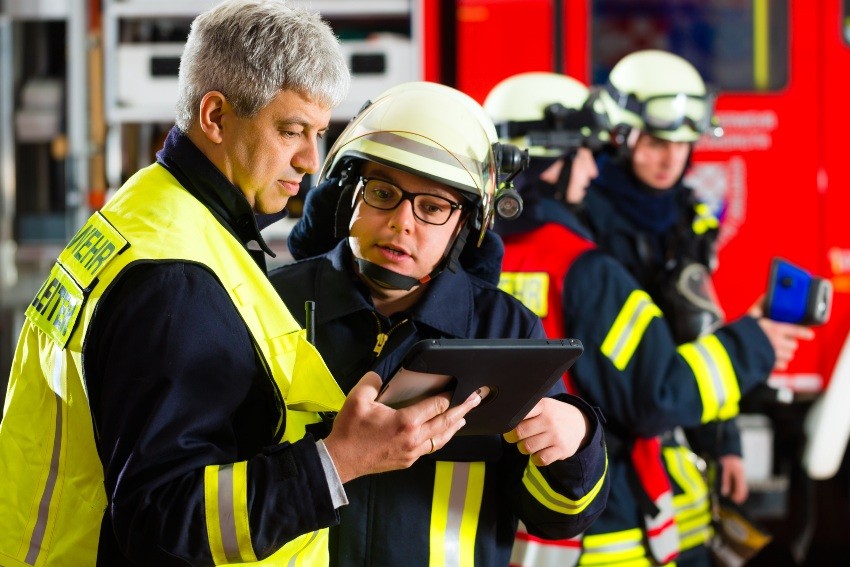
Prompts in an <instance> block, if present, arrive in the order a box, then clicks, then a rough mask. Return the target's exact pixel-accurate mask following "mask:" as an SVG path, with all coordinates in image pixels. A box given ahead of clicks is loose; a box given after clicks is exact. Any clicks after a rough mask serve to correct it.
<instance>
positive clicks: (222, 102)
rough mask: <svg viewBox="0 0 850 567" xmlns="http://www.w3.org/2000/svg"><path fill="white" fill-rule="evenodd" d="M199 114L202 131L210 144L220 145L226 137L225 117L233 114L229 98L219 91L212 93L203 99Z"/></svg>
mask: <svg viewBox="0 0 850 567" xmlns="http://www.w3.org/2000/svg"><path fill="white" fill-rule="evenodd" d="M198 112H199V116H198V118H199V120H198V122H199V123H200V126H201V131H202V132H203V133H204V135H205V136H206V137H207V139H208V140H209V141H210V142H212V143H214V144H220V143H221V142H222V139H223V137H224V125H223V118H224V115H225V114H227V113H229V112H232V108H231V106H230V103H229V102H228V101H227V98H226V97H225V96H224V95H223V94H222V93H220V92H219V91H210V92H208V93H206V94H205V95H204V96H203V97H202V98H201V104H200V108H199V111H198Z"/></svg>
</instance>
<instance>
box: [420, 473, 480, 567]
mask: <svg viewBox="0 0 850 567" xmlns="http://www.w3.org/2000/svg"><path fill="white" fill-rule="evenodd" d="M484 472H485V464H484V463H482V462H475V463H459V462H458V463H455V462H449V461H438V462H437V464H436V470H435V472H434V497H433V499H432V502H431V528H430V540H431V549H430V557H429V561H428V565H429V567H473V565H475V534H476V533H477V531H478V517H479V514H480V512H481V498H482V496H483V494H484Z"/></svg>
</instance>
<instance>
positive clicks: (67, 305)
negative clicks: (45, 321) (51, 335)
mask: <svg viewBox="0 0 850 567" xmlns="http://www.w3.org/2000/svg"><path fill="white" fill-rule="evenodd" d="M59 295H60V296H61V297H62V301H60V302H58V304H59V311H58V312H57V313H56V318H55V319H54V320H53V326H54V327H56V328H57V329H58V330H59V332H60V333H61V334H62V336H65V335H66V334H67V333H68V325H69V323H70V322H71V321H73V318H72V317H73V315H74V301H73V297H72V296H71V294H70V293H68V290H67V289H65V288H64V287H63V288H62V289H60V290H59Z"/></svg>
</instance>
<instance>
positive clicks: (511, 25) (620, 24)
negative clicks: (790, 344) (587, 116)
mask: <svg viewBox="0 0 850 567" xmlns="http://www.w3.org/2000/svg"><path fill="white" fill-rule="evenodd" d="M422 15H423V18H422V25H423V38H424V49H423V54H424V60H423V70H424V76H425V79H426V80H432V81H438V82H443V83H446V84H450V85H454V86H456V87H457V88H459V89H460V90H462V91H464V92H466V93H468V94H470V95H471V96H473V97H474V98H476V99H477V100H479V101H483V100H484V98H485V96H486V95H487V93H488V92H489V90H490V89H491V88H492V87H493V86H494V85H495V84H496V83H497V82H498V81H500V80H502V79H504V78H505V77H508V76H510V75H513V74H515V73H518V72H523V71H556V72H563V73H566V74H568V75H571V76H573V77H575V78H577V79H580V80H583V81H584V82H586V83H587V84H597V85H598V84H604V82H605V80H606V79H607V76H608V72H609V71H610V69H611V68H612V67H613V65H614V64H615V63H616V62H617V61H618V60H619V59H620V58H621V57H623V56H624V55H626V54H627V53H629V52H631V51H634V50H637V49H647V48H657V49H665V50H668V51H672V52H674V53H677V54H679V55H681V56H683V57H685V58H686V59H688V60H689V61H691V62H692V63H694V65H695V66H696V67H697V68H698V69H699V70H700V72H701V74H702V75H703V77H704V78H705V79H706V82H707V83H709V84H710V85H711V86H713V87H715V88H716V89H718V91H719V93H720V96H719V98H718V102H717V116H718V118H719V121H720V124H721V126H722V127H723V129H724V131H725V134H724V136H722V137H721V138H717V139H711V140H704V141H702V142H700V143H699V144H698V146H697V148H696V150H695V155H694V165H693V167H692V169H691V170H690V172H689V181H690V183H691V185H693V186H694V187H695V189H696V190H697V191H698V192H699V194H700V196H701V197H702V198H703V199H704V200H706V201H707V202H709V203H711V204H712V206H713V207H714V210H715V212H716V213H717V215H718V216H719V218H720V219H721V227H722V228H721V241H720V245H721V248H720V268H719V270H718V272H717V273H716V279H715V285H716V288H717V291H718V294H719V296H720V299H721V303H722V307H723V308H724V310H725V311H726V315H727V317H728V318H729V319H734V318H736V317H738V316H740V315H741V314H743V313H744V312H745V311H746V310H747V309H748V308H749V307H750V306H751V305H752V303H753V302H754V301H755V300H756V298H758V297H759V295H760V294H763V293H765V291H766V286H767V279H768V272H769V267H770V261H771V259H772V258H773V257H775V256H779V257H782V258H785V259H787V260H789V261H791V262H793V263H795V264H797V265H799V266H801V267H803V268H804V269H805V270H807V271H809V272H811V273H812V274H814V275H816V276H819V277H823V278H825V279H828V280H830V281H831V283H832V286H833V289H834V295H833V304H832V313H831V318H830V320H829V322H828V323H827V324H825V325H823V326H820V327H818V328H817V329H816V333H817V336H816V339H815V340H814V341H812V342H811V343H806V344H804V345H803V346H802V347H801V348H800V350H799V351H798V354H797V357H796V359H795V360H794V362H793V363H792V365H791V366H790V368H789V369H788V371H787V372H784V373H782V374H775V375H774V376H772V377H771V383H772V384H773V385H776V386H781V387H785V388H787V389H789V390H790V391H792V392H793V393H794V395H795V400H796V403H793V404H791V405H790V406H789V407H788V408H780V409H778V410H776V411H774V412H773V414H772V418H773V419H772V427H773V429H779V431H771V435H774V434H776V435H778V436H779V437H778V439H779V440H780V441H782V443H779V445H781V446H777V447H776V449H777V450H778V451H779V452H780V453H782V452H783V451H784V456H785V458H786V459H787V460H788V461H789V462H791V465H789V466H791V469H792V470H790V472H789V471H788V470H786V471H784V472H787V473H788V474H790V475H791V476H792V482H791V483H790V484H789V486H790V488H789V489H788V490H786V491H785V494H784V497H785V498H786V502H785V503H786V504H787V506H785V507H784V508H783V510H784V517H785V518H786V519H787V518H788V517H789V516H792V515H794V516H797V519H796V520H794V521H795V522H796V525H795V526H794V527H792V528H790V530H791V531H792V532H794V533H796V534H798V536H799V538H801V539H802V540H805V541H804V542H803V545H805V544H806V543H808V541H810V540H811V538H812V536H813V531H812V530H813V529H814V528H813V526H814V519H815V516H821V515H823V514H820V513H819V514H813V513H812V511H811V508H806V507H807V506H810V505H812V504H813V503H812V498H813V496H812V495H811V493H808V494H807V493H806V491H810V490H811V488H812V485H813V484H817V483H813V482H812V481H811V479H810V478H807V479H805V480H804V481H802V482H795V481H794V479H793V476H794V474H795V473H794V470H796V471H797V473H800V472H801V467H799V466H796V468H795V466H794V464H793V463H799V459H800V458H801V457H800V454H801V453H802V452H803V451H804V449H805V446H806V444H807V443H809V444H811V442H812V441H811V437H812V435H814V434H813V433H812V432H811V431H808V434H809V435H808V437H807V434H806V433H807V431H804V429H806V426H804V425H803V424H804V422H806V419H807V418H808V419H809V420H811V419H812V415H810V414H811V413H812V411H813V410H812V403H813V404H815V405H816V404H818V401H819V400H821V401H822V399H823V398H824V397H826V396H825V392H826V391H827V389H828V385H829V384H830V382H831V381H836V384H837V383H838V382H837V381H838V380H841V376H843V375H845V374H850V348H847V351H848V354H845V355H844V358H845V360H844V361H843V363H842V356H841V353H842V351H843V349H844V348H845V342H846V340H847V337H848V330H850V222H848V221H847V220H846V219H844V216H845V215H846V214H847V212H848V211H850V163H849V162H850V158H848V156H844V154H845V151H846V150H845V140H844V137H843V134H842V133H841V132H842V129H843V128H844V120H845V119H846V118H845V117H846V114H847V107H848V101H847V96H848V93H850V73H848V70H850V1H849V0H841V1H839V0H828V1H805V0H561V1H559V0H455V1H443V0H433V1H429V0H425V1H424V2H423V4H422ZM842 156H844V157H842ZM845 380H846V381H848V382H850V376H847V377H846V379H845ZM847 399H848V401H850V395H848V398H847ZM841 405H843V404H840V403H836V402H835V400H833V403H832V404H831V406H830V407H831V411H832V415H833V416H835V415H836V409H838V413H840V414H846V415H847V416H850V408H848V409H847V410H844V409H843V408H841ZM792 408H794V409H792ZM821 409H823V408H821ZM783 419H784V420H785V421H784V423H785V425H783V421H782V420H783ZM839 421H841V422H842V423H844V424H846V425H844V426H839V427H838V428H837V429H838V430H836V429H835V428H833V429H831V430H829V427H827V430H829V434H828V435H826V436H824V435H823V431H824V427H825V426H824V423H823V422H820V423H819V424H818V423H816V424H815V425H814V426H812V427H816V428H817V427H820V429H818V431H820V434H821V437H822V439H829V443H830V444H829V446H828V447H827V449H828V452H829V453H830V455H831V459H832V463H831V464H829V465H828V466H827V467H826V468H827V473H824V474H823V475H822V476H823V477H824V478H827V477H829V478H832V477H831V476H830V472H832V473H836V472H837V473H838V474H837V476H836V478H838V479H839V482H840V483H841V484H840V485H839V488H838V490H840V491H841V493H840V494H839V495H838V497H839V498H840V500H838V501H835V500H834V499H830V500H831V506H832V511H833V512H834V511H835V510H836V509H839V508H840V510H841V511H842V513H846V510H847V509H848V500H849V499H848V489H847V486H846V478H847V477H848V476H850V475H848V474H847V467H846V463H844V464H841V463H842V462H843V460H842V457H843V455H844V447H845V445H846V435H845V434H844V433H843V431H841V430H842V427H850V418H848V417H845V416H844V415H842V416H841V419H839ZM806 423H808V422H806ZM789 432H790V433H789ZM836 438H837V439H836ZM775 439H776V437H775ZM774 445H776V443H775V444H774ZM824 450H825V449H824V448H821V451H824ZM779 456H781V455H779ZM746 459H747V455H746V446H745V460H746ZM839 464H841V467H842V468H841V469H840V470H838V467H839ZM773 466H774V470H773V471H772V472H773V473H774V474H778V473H782V472H783V471H781V470H777V467H781V466H782V465H781V464H774V465H773ZM803 476H805V475H803ZM809 476H812V475H809ZM814 478H817V475H814ZM820 484H821V485H822V484H823V483H820ZM819 487H820V485H819ZM783 490H784V488H782V487H780V492H782V491H783ZM821 490H823V489H821ZM820 498H823V497H822V496H821V497H820ZM795 501H800V504H799V505H795ZM836 504H840V506H836ZM795 506H796V507H795ZM821 508H823V507H821ZM801 510H802V511H801ZM805 510H809V511H808V513H807V512H806V511H805ZM832 521H833V523H834V520H832ZM823 523H824V522H823V521H821V522H819V524H821V525H822V524H823ZM819 529H820V528H819ZM838 537H839V538H840V537H843V536H838ZM845 539H846V538H845ZM844 545H846V544H844Z"/></svg>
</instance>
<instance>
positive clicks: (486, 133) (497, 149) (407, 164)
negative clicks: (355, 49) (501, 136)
mask: <svg viewBox="0 0 850 567" xmlns="http://www.w3.org/2000/svg"><path fill="white" fill-rule="evenodd" d="M363 161H372V162H376V163H380V164H383V165H387V166H391V167H395V168H397V169H400V170H402V171H406V172H409V173H412V174H414V175H417V176H420V177H425V178H427V179H430V180H432V181H435V182H437V183H442V184H445V185H447V186H449V187H452V188H454V189H456V190H458V191H460V192H461V194H462V196H463V202H459V203H454V204H453V205H452V209H457V210H458V214H459V215H460V216H461V217H462V218H463V219H464V220H463V222H462V223H461V227H460V230H459V231H458V234H457V236H456V238H455V239H454V240H453V241H452V242H451V243H450V244H449V248H448V249H447V250H446V254H445V257H444V258H445V259H444V261H443V262H440V264H438V266H437V267H436V268H435V269H434V271H432V272H431V273H429V274H427V275H424V276H422V277H419V278H411V277H408V276H405V275H403V274H398V273H393V272H392V271H390V270H387V269H385V268H382V267H380V266H377V265H375V264H374V263H373V262H370V261H369V260H367V259H365V258H358V262H359V263H360V265H361V266H360V267H361V270H363V271H364V273H366V274H368V275H369V277H372V278H375V279H376V280H378V281H381V282H382V283H383V284H385V285H388V286H391V287H398V288H401V289H411V288H412V287H414V286H417V285H419V284H421V283H423V282H425V281H428V280H430V279H431V278H433V277H434V276H436V275H437V274H438V273H440V272H441V271H442V270H443V269H445V268H449V269H450V270H454V269H455V267H456V262H457V258H458V256H459V254H460V253H461V251H462V250H463V248H464V245H465V243H466V239H467V236H468V234H469V232H470V231H471V230H472V229H474V230H475V231H476V232H475V234H474V238H475V239H476V244H480V243H481V241H482V240H483V239H484V236H485V233H486V231H487V229H488V228H490V227H491V226H492V224H493V222H494V216H495V214H496V212H497V211H499V212H501V211H504V210H510V212H509V213H508V215H510V214H518V212H519V211H521V204H519V203H517V204H516V205H515V206H513V207H510V206H506V205H507V204H509V203H510V200H511V199H517V200H518V197H515V196H514V194H513V193H512V192H511V189H510V179H512V177H513V176H514V175H516V174H517V173H519V172H520V171H521V170H522V168H523V167H525V166H526V165H527V157H526V156H525V155H524V154H523V152H521V151H520V150H519V149H518V148H516V147H514V146H511V145H509V144H501V143H499V141H498V138H497V135H496V130H495V128H494V126H493V123H492V121H491V120H490V119H489V118H488V117H487V116H486V114H485V113H484V111H483V109H482V108H481V105H479V104H478V103H477V102H475V101H474V100H473V99H472V98H470V97H469V96H468V95H466V94H464V93H462V92H460V91H458V90H456V89H453V88H450V87H446V86H444V85H441V84H438V83H430V82H425V81H414V82H410V83H403V84H401V85H398V86H396V87H393V88H391V89H389V90H387V91H385V92H384V93H382V94H381V95H379V96H378V97H376V98H375V100H373V101H371V102H370V103H369V104H367V105H366V106H365V107H364V108H363V109H361V111H360V112H359V113H358V115H357V116H356V117H355V118H354V119H353V120H352V121H351V122H350V123H349V124H348V126H347V127H346V128H345V130H344V131H343V132H342V134H340V136H339V138H337V140H336V142H335V143H334V145H333V147H332V148H331V149H330V151H329V152H328V157H327V160H326V161H325V164H324V166H323V168H322V171H321V173H320V175H319V183H320V184H321V183H322V182H323V181H325V180H327V179H329V178H336V177H339V178H340V179H341V181H340V184H341V186H342V198H341V199H340V201H339V205H338V210H337V224H336V235H337V236H338V237H342V236H345V235H347V234H348V226H347V222H348V220H349V219H350V211H351V208H352V206H353V205H354V201H355V200H356V199H357V197H358V196H362V195H365V196H366V197H367V199H368V198H369V196H370V195H373V194H374V190H375V187H373V186H368V187H367V185H369V184H368V181H369V180H368V179H364V178H363V177H362V176H360V167H361V165H362V162H363ZM373 185H374V183H373ZM380 189H381V190H383V189H386V188H385V187H382V188H380ZM399 198H400V197H399ZM505 198H507V200H506V201H505V202H504V203H502V206H501V207H500V201H501V200H503V199H505ZM367 202H369V201H368V200H367ZM370 204H373V205H374V203H370ZM397 204H398V201H393V202H391V203H387V206H395V205H397ZM508 215H502V216H508ZM426 222H427V220H426Z"/></svg>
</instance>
